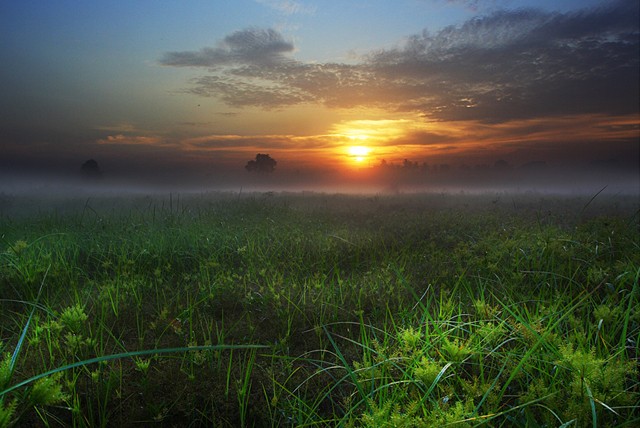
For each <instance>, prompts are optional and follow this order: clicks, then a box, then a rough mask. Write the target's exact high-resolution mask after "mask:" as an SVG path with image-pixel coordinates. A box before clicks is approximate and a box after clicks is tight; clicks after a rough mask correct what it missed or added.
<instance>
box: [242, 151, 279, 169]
mask: <svg viewBox="0 0 640 428" xmlns="http://www.w3.org/2000/svg"><path fill="white" fill-rule="evenodd" d="M277 163H278V162H276V160H275V159H274V158H272V157H271V156H269V155H268V154H262V153H258V154H257V155H256V158H255V160H250V161H249V162H247V165H246V166H245V167H244V168H245V169H246V170H247V171H249V172H254V171H255V172H261V173H267V172H273V171H274V170H275V169H276V165H277Z"/></svg>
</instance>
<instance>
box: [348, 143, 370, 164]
mask: <svg viewBox="0 0 640 428" xmlns="http://www.w3.org/2000/svg"><path fill="white" fill-rule="evenodd" d="M369 153H371V149H370V148H369V147H365V146H351V147H349V156H350V157H351V159H352V160H353V161H354V162H358V163H361V162H364V161H365V160H366V159H367V156H368V155H369Z"/></svg>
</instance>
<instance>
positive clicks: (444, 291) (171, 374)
mask: <svg viewBox="0 0 640 428" xmlns="http://www.w3.org/2000/svg"><path fill="white" fill-rule="evenodd" d="M594 196H595V197H594ZM1 199H2V208H1V210H0V216H1V217H0V235H1V241H0V341H1V343H0V427H4V426H13V425H18V426H34V425H36V426H37V425H41V426H78V427H99V426H144V425H151V424H154V423H156V424H158V425H160V426H259V427H262V426H322V427H323V426H367V427H385V426H389V427H392V426H393V427H396V426H397V427H420V426H478V425H485V426H504V427H507V426H509V427H512V426H522V427H524V426H548V427H552V426H553V427H556V426H563V427H569V426H576V427H582V426H587V427H590V426H593V427H596V426H629V427H631V426H638V425H639V424H640V381H639V380H638V363H639V359H638V358H639V351H640V350H639V346H640V345H639V343H638V340H639V338H638V335H639V332H640V305H639V304H638V303H639V302H638V300H639V293H640V290H639V285H638V278H639V276H640V228H639V224H640V222H639V220H640V219H639V214H638V208H639V205H638V201H637V198H636V197H625V196H614V195H606V194H604V193H602V194H597V195H588V196H571V197H569V196H564V197H559V196H555V197H554V196H549V195H541V194H533V193H531V194H526V195H516V194H514V195H510V194H484V195H463V194H456V195H452V194H420V195H398V196H344V195H324V194H248V195H238V194H231V193H229V194H226V193H221V194H192V195H177V194H171V195H156V196H135V195H131V196H127V197H115V196H114V197H110V196H100V197H93V198H87V197H78V198H75V199H74V198H64V199H63V198H53V197H51V198H49V199H47V198H41V199H38V200H36V199H33V198H26V197H20V196H7V195H4V196H2V198H1Z"/></svg>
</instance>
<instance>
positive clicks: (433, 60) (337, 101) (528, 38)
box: [161, 0, 640, 123]
mask: <svg viewBox="0 0 640 428" xmlns="http://www.w3.org/2000/svg"><path fill="white" fill-rule="evenodd" d="M638 9H639V6H638V4H637V2H636V1H635V0H622V1H617V2H615V3H611V4H609V5H607V6H606V7H601V8H597V9H585V10H581V11H577V12H572V13H557V12H543V11H540V10H533V9H528V10H515V11H497V12H494V13H492V14H490V15H487V16H482V17H478V18H474V19H471V20H469V21H467V22H465V23H463V24H462V25H459V26H451V27H447V28H445V29H443V30H441V31H439V32H437V33H435V34H431V33H429V32H428V31H427V30H425V31H423V32H422V33H421V34H417V35H414V36H412V37H410V38H408V40H407V42H406V43H405V44H404V45H403V46H402V47H399V48H396V49H386V50H380V51H377V52H371V53H370V54H369V55H368V56H366V58H365V60H364V61H363V62H361V63H359V64H355V65H348V64H335V63H326V64H315V63H314V64H307V63H302V62H299V61H295V60H293V59H287V58H286V57H285V56H284V54H286V53H288V52H291V51H293V50H294V46H293V45H292V44H290V43H288V42H286V41H285V40H284V37H283V36H282V35H280V34H279V33H278V32H276V31H275V30H256V29H252V30H244V31H239V32H236V33H233V34H232V35H230V36H228V37H227V38H225V40H224V42H223V43H222V46H221V47H219V48H215V49H210V48H205V49H202V50H200V51H198V52H174V53H168V54H166V55H165V57H164V58H163V59H162V60H161V63H162V64H165V65H172V66H192V67H198V66H199V67H205V68H208V69H209V71H210V74H208V75H206V76H202V77H200V78H197V79H194V80H193V81H192V82H191V83H192V86H191V87H190V88H189V89H188V90H189V92H192V93H194V94H198V95H203V96H215V97H219V98H221V99H222V100H223V101H224V102H225V103H227V104H229V105H231V106H235V107H242V106H259V107H263V108H275V107H282V106H291V105H296V104H301V103H319V104H324V105H327V106H329V107H342V108H348V107H354V106H376V107H383V108H388V109H392V110H398V111H412V112H419V113H421V114H422V115H424V116H425V117H427V118H430V119H431V120H478V121H483V122H487V123H499V122H504V121H509V120H513V119H527V118H535V117H541V116H557V115H576V114H593V113H598V114H611V115H620V114H633V113H637V112H638V92H639V84H638V80H639V79H638V76H639V74H640V66H639V53H638V52H639V29H638V27H639V24H638V22H639V21H638V20H639V13H638ZM221 65H225V66H226V67H224V68H220V67H219V66H221Z"/></svg>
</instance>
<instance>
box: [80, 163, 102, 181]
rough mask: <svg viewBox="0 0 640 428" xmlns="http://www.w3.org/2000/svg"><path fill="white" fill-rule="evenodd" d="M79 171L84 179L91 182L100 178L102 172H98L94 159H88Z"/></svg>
mask: <svg viewBox="0 0 640 428" xmlns="http://www.w3.org/2000/svg"><path fill="white" fill-rule="evenodd" d="M80 171H81V172H82V175H83V176H84V177H85V178H89V179H92V180H95V179H98V178H101V177H102V171H100V167H99V166H98V162H96V161H95V160H94V159H89V160H88V161H86V162H85V163H83V164H82V166H81V167H80Z"/></svg>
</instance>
